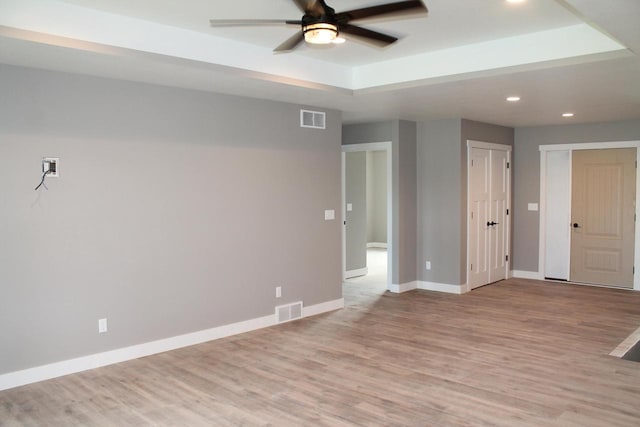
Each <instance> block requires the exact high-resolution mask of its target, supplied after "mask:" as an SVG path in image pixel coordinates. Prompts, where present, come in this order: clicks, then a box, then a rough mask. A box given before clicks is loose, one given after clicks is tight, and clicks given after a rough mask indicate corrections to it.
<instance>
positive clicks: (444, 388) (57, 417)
mask: <svg viewBox="0 0 640 427" xmlns="http://www.w3.org/2000/svg"><path fill="white" fill-rule="evenodd" d="M382 292H383V291H382V290H381V289H380V288H379V287H375V286H363V285H356V284H346V285H345V298H346V301H347V307H346V308H345V309H343V310H339V311H336V312H332V313H328V314H323V315H319V316H316V317H312V318H307V319H303V320H300V321H297V322H292V323H287V324H283V325H279V326H275V327H272V328H268V329H262V330H259V331H255V332H251V333H247V334H243V335H238V336H234V337H230V338H226V339H221V340H217V341H213V342H209V343H205V344H201V345H197V346H193V347H189V348H185V349H180V350H175V351H171V352H167V353H163V354H159V355H155V356H150V357H146V358H142V359H138V360H134V361H130V362H126V363H121V364H118V365H112V366H108V367H105V368H100V369H96V370H92V371H87V372H83V373H79V374H74V375H69V376H66V377H62V378H58V379H54V380H49V381H44V382H41V383H37V384H31V385H28V386H24V387H20V388H16V389H12V390H7V391H4V392H0V425H2V426H15V425H20V426H22V425H28V426H41V425H47V426H73V425H91V426H103V425H104V426H125V425H188V426H199V425H215V426H218V425H219V426H239V425H248V426H252V425H275V426H289V425H291V426H300V425H314V426H315V425H329V426H351V425H411V426H413V425H415V426H489V425H491V426H494V425H497V426H510V427H512V426H638V425H640V363H637V362H631V361H626V360H621V359H617V358H615V357H612V356H609V355H608V353H609V352H611V351H612V350H613V349H614V348H615V347H616V346H617V345H618V344H619V343H620V342H622V341H623V340H624V339H625V338H626V337H627V336H628V335H629V334H630V333H631V332H633V331H634V330H635V329H636V328H637V327H638V326H639V325H640V293H634V292H629V291H623V290H614V289H604V288H594V287H583V286H572V285H559V284H550V283H542V282H536V281H531V280H516V279H511V280H508V281H504V282H501V283H497V284H494V285H490V286H485V287H483V288H479V289H476V290H474V291H473V292H471V293H468V294H465V295H450V294H442V293H436V292H427V291H412V292H408V293H405V294H401V295H393V294H388V293H382Z"/></svg>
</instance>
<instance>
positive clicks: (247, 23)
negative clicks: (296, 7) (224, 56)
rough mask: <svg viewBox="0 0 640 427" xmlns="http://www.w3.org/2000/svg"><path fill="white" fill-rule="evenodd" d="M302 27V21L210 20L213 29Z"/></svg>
mask: <svg viewBox="0 0 640 427" xmlns="http://www.w3.org/2000/svg"><path fill="white" fill-rule="evenodd" d="M282 24H293V25H302V21H290V20H286V19H210V20H209V25H211V26H212V27H251V26H255V25H282Z"/></svg>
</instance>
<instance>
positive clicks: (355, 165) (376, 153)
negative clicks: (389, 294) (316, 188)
mask: <svg viewBox="0 0 640 427" xmlns="http://www.w3.org/2000/svg"><path fill="white" fill-rule="evenodd" d="M342 151H343V153H342V199H343V200H342V204H343V209H342V212H343V233H342V236H343V239H342V248H343V250H342V254H343V257H342V260H343V269H342V271H343V279H345V280H350V281H357V282H362V283H369V284H374V283H376V284H378V285H380V286H382V289H389V288H390V285H391V277H392V270H393V265H392V262H391V260H392V259H393V258H392V254H393V245H392V241H393V240H392V224H393V220H392V209H391V206H392V173H391V172H392V169H391V168H392V161H391V160H392V159H391V155H392V154H391V142H379V143H368V144H353V145H345V146H343V147H342Z"/></svg>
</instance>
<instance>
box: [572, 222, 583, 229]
mask: <svg viewBox="0 0 640 427" xmlns="http://www.w3.org/2000/svg"><path fill="white" fill-rule="evenodd" d="M573 228H582V226H581V225H580V224H578V223H577V222H574V223H573Z"/></svg>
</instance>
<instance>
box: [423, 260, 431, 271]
mask: <svg viewBox="0 0 640 427" xmlns="http://www.w3.org/2000/svg"><path fill="white" fill-rule="evenodd" d="M424 266H425V268H426V269H427V270H431V261H427V262H425V264H424Z"/></svg>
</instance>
